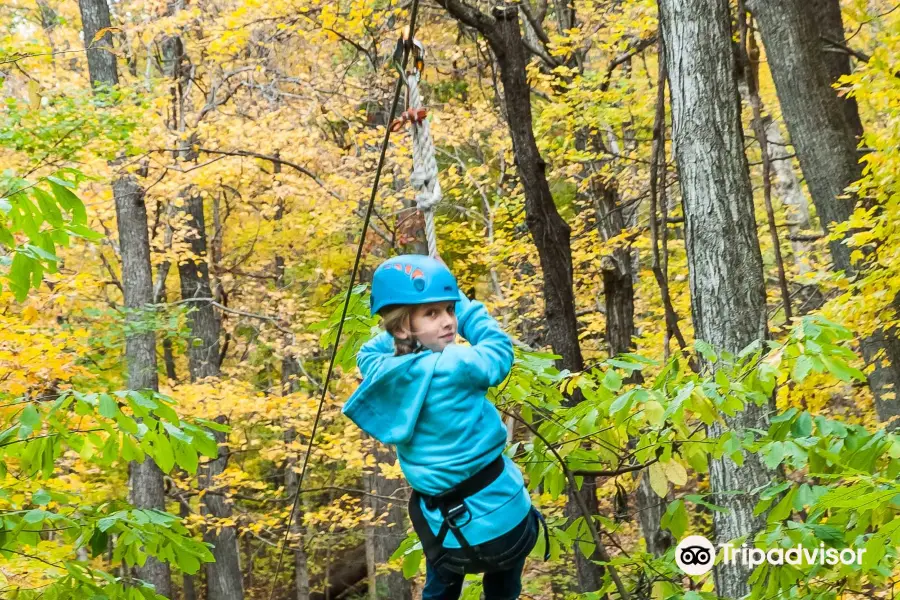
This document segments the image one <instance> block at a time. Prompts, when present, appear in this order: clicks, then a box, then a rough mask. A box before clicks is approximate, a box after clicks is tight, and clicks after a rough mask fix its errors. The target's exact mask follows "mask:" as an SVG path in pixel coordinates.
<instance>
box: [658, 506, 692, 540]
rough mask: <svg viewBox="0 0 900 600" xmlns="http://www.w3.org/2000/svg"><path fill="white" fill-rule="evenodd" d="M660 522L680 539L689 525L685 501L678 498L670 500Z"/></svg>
mask: <svg viewBox="0 0 900 600" xmlns="http://www.w3.org/2000/svg"><path fill="white" fill-rule="evenodd" d="M659 524H660V526H661V527H664V528H665V529H668V530H669V531H671V532H672V535H674V536H675V539H680V538H681V537H682V536H683V535H684V532H685V531H687V526H688V515H687V510H685V507H684V501H682V500H681V499H678V500H675V501H674V502H670V503H669V505H668V506H667V507H666V512H665V514H664V515H663V516H662V519H660V522H659Z"/></svg>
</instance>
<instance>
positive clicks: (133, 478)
mask: <svg viewBox="0 0 900 600" xmlns="http://www.w3.org/2000/svg"><path fill="white" fill-rule="evenodd" d="M79 9H80V11H81V22H82V27H83V29H84V39H85V41H86V42H87V43H86V46H87V47H91V49H89V50H87V59H88V72H89V75H90V80H91V86H92V87H93V88H95V89H97V88H98V87H101V86H110V87H111V86H115V85H118V83H119V74H118V71H117V68H116V57H115V54H113V53H112V52H111V51H110V50H109V49H110V48H112V35H111V34H110V33H107V34H106V35H104V36H102V37H101V38H100V39H99V40H97V41H96V42H93V43H92V42H91V41H90V40H94V38H95V36H96V34H97V32H98V31H100V30H101V29H105V28H108V27H110V19H109V7H108V5H107V4H106V1H105V0H80V2H79ZM112 188H113V198H114V200H115V204H116V222H117V226H118V230H119V251H120V253H121V256H122V288H123V294H124V296H125V306H126V307H127V308H129V309H131V310H130V311H129V315H128V317H127V320H128V321H129V322H130V323H134V322H136V321H140V320H141V316H140V315H139V314H137V311H138V310H140V309H141V308H143V307H144V306H146V305H147V304H150V303H151V302H152V301H153V276H152V273H151V270H150V237H149V234H148V232H147V207H146V205H145V204H144V190H143V189H142V188H141V186H140V185H138V182H137V180H136V179H135V177H134V176H133V175H129V174H125V173H120V174H118V176H117V178H116V179H115V180H114V181H113V183H112ZM125 360H126V362H127V363H128V388H129V389H132V390H150V391H154V392H155V391H158V390H159V385H158V384H159V382H158V379H157V372H156V334H155V333H154V332H153V331H147V332H142V333H134V334H131V335H128V336H126V339H125ZM129 490H130V496H131V498H130V500H131V503H132V504H133V505H134V506H135V507H137V508H146V509H158V510H165V508H166V501H165V490H164V486H163V474H162V471H160V469H159V467H157V466H156V463H154V462H153V461H152V460H151V459H149V458H147V459H145V460H144V462H142V463H137V462H134V461H132V462H131V463H130V464H129ZM136 572H137V575H138V577H139V578H141V579H143V580H144V581H147V582H148V583H151V584H153V586H154V587H155V588H156V593H158V594H160V595H163V596H171V595H172V576H171V572H170V569H169V565H168V564H167V563H164V562H160V561H158V560H156V559H155V558H152V557H151V558H148V559H147V562H145V563H144V566H142V567H137V568H136Z"/></svg>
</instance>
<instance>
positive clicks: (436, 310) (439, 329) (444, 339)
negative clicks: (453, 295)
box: [410, 301, 457, 352]
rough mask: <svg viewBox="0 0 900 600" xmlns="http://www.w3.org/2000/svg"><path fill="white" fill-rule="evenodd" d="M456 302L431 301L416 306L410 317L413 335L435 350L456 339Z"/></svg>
mask: <svg viewBox="0 0 900 600" xmlns="http://www.w3.org/2000/svg"><path fill="white" fill-rule="evenodd" d="M456 325H457V323H456V302H449V301H448V302H429V303H428V304H421V305H419V306H416V308H415V309H414V310H413V312H412V315H411V317H410V327H411V328H412V335H414V336H415V337H416V339H417V340H419V343H420V344H422V345H423V346H425V347H426V348H428V349H429V350H432V351H434V352H441V351H442V350H443V349H444V348H446V347H447V346H449V345H450V344H452V343H453V342H454V341H455V340H456Z"/></svg>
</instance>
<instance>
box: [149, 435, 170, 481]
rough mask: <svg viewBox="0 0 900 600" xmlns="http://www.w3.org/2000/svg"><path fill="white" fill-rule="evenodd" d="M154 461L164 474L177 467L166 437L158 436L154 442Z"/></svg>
mask: <svg viewBox="0 0 900 600" xmlns="http://www.w3.org/2000/svg"><path fill="white" fill-rule="evenodd" d="M153 460H154V461H156V464H157V466H159V468H160V470H161V471H162V472H163V473H168V472H169V471H171V470H172V467H174V466H175V455H174V454H173V452H172V445H171V444H170V443H169V438H167V437H166V436H164V435H158V436H156V439H155V440H154V441H153Z"/></svg>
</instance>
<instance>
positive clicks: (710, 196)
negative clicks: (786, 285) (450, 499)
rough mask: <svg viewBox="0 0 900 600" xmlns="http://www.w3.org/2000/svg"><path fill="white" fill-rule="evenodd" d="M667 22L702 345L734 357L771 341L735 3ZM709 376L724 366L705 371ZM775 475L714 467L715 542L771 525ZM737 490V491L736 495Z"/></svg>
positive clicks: (738, 577)
mask: <svg viewBox="0 0 900 600" xmlns="http://www.w3.org/2000/svg"><path fill="white" fill-rule="evenodd" d="M659 4H660V17H661V18H660V23H661V27H662V31H663V38H664V41H665V46H666V65H667V68H668V71H669V88H670V90H671V93H672V101H671V105H672V128H673V139H674V144H675V152H676V160H677V163H678V171H679V175H680V183H681V193H682V199H683V203H684V214H685V239H686V247H687V255H688V270H689V282H690V289H691V311H692V317H693V321H694V331H695V334H696V338H697V339H702V340H705V341H707V342H709V343H711V344H713V345H714V346H717V347H719V348H723V349H725V350H728V351H730V352H736V351H738V350H741V349H742V348H744V347H745V346H746V345H747V344H749V343H751V342H752V341H754V340H758V339H761V338H763V337H765V336H766V331H767V326H766V304H765V299H766V296H765V284H764V280H763V270H762V257H761V254H760V250H759V241H758V239H757V237H756V221H755V219H754V216H753V196H752V193H751V187H750V176H749V172H748V166H747V158H746V156H745V155H744V138H743V130H742V127H741V121H740V115H741V112H740V100H739V97H738V90H737V84H736V81H735V79H734V72H735V61H734V55H733V52H732V47H731V46H732V44H731V29H730V26H729V25H730V23H731V14H730V10H729V4H728V0H660V2H659ZM703 368H705V369H710V368H715V365H710V364H704V365H703ZM725 423H726V425H725V427H723V426H722V425H721V424H719V423H715V424H713V425H712V426H710V427H709V428H708V435H709V437H711V438H712V437H718V436H720V435H721V434H722V433H724V432H725V431H726V428H727V430H729V431H732V432H733V433H734V434H736V435H739V436H740V435H742V434H743V433H744V431H745V430H746V429H747V428H749V427H758V428H761V429H766V428H767V427H768V422H767V417H766V413H765V411H764V409H763V408H761V407H758V406H755V405H750V406H747V407H746V409H745V410H744V411H743V412H740V413H738V414H737V415H735V416H734V417H726V418H725ZM770 480H771V474H770V473H769V472H768V471H767V470H766V468H765V466H764V465H763V464H762V463H761V462H760V460H759V457H758V456H757V455H752V454H751V455H745V457H744V464H743V465H741V466H738V465H737V464H735V463H734V462H733V461H732V460H731V459H730V458H728V457H723V458H722V459H719V460H711V461H710V488H711V490H712V492H713V495H714V498H715V503H716V504H719V505H721V506H724V507H726V508H728V509H729V510H728V512H726V513H720V512H716V513H715V514H714V515H713V526H714V528H715V540H714V543H715V544H721V543H725V542H728V541H729V540H733V539H735V538H738V537H741V536H744V535H749V536H751V538H752V535H753V534H754V533H755V532H756V531H759V530H761V529H762V528H763V527H764V526H765V515H760V516H754V515H753V507H754V505H755V504H756V502H757V500H758V496H757V495H754V494H751V493H750V492H749V490H754V489H759V488H760V487H761V486H763V485H764V484H765V483H767V482H768V481H770ZM731 492H737V493H735V494H732V493H731ZM748 575H749V570H747V568H746V567H745V566H743V565H739V564H729V565H726V564H720V565H717V566H716V567H715V568H714V570H713V577H714V580H715V586H716V593H717V594H718V595H719V596H722V597H726V598H740V597H742V596H744V595H745V594H746V593H748V592H749V585H748V582H747V578H748Z"/></svg>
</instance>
